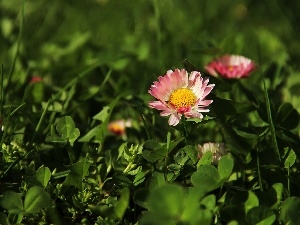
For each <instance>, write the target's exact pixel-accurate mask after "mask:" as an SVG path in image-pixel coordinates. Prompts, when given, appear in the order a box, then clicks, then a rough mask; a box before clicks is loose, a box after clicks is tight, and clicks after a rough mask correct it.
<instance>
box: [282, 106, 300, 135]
mask: <svg viewBox="0 0 300 225" xmlns="http://www.w3.org/2000/svg"><path fill="white" fill-rule="evenodd" d="M276 119H277V123H278V124H279V125H280V126H281V127H284V128H286V129H289V130H292V129H295V128H296V127H297V126H298V125H299V122H300V116H299V112H298V111H297V110H296V109H295V108H294V107H293V105H292V104H291V103H289V102H285V103H283V104H282V105H281V106H280V107H279V109H278V112H277V118H276Z"/></svg>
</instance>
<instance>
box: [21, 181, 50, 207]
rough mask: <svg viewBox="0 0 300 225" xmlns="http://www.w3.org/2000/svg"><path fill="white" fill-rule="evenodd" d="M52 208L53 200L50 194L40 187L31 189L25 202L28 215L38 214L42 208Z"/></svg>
mask: <svg viewBox="0 0 300 225" xmlns="http://www.w3.org/2000/svg"><path fill="white" fill-rule="evenodd" d="M50 207H51V198H50V196H49V194H48V193H47V192H46V191H45V190H44V189H43V188H41V187H39V186H33V187H31V188H30V189H29V190H28V191H27V193H26V195H25V200H24V210H25V212H26V213H38V212H39V211H40V210H41V208H43V209H48V208H50Z"/></svg>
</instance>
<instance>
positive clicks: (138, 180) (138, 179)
mask: <svg viewBox="0 0 300 225" xmlns="http://www.w3.org/2000/svg"><path fill="white" fill-rule="evenodd" d="M144 180H145V173H144V172H142V171H140V172H138V173H137V175H135V177H134V180H133V185H134V186H137V185H139V184H140V183H142V182H143V181H144Z"/></svg>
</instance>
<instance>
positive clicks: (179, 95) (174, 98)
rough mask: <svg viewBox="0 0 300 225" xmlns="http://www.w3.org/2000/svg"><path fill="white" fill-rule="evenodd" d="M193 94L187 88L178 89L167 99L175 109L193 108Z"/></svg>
mask: <svg viewBox="0 0 300 225" xmlns="http://www.w3.org/2000/svg"><path fill="white" fill-rule="evenodd" d="M196 100H197V98H196V96H195V94H194V93H193V92H192V91H191V90H190V89H188V88H179V89H177V90H176V91H174V92H173V93H172V94H171V96H170V99H169V103H171V104H172V105H174V106H175V107H176V109H179V108H181V107H189V106H193V105H195V103H196Z"/></svg>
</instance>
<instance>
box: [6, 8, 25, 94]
mask: <svg viewBox="0 0 300 225" xmlns="http://www.w3.org/2000/svg"><path fill="white" fill-rule="evenodd" d="M23 24H24V5H23V6H22V9H21V15H20V30H19V34H18V39H17V48H16V52H15V55H14V58H13V62H12V65H11V67H10V69H9V73H8V79H7V85H6V88H5V90H4V93H7V92H8V90H14V88H11V87H10V85H11V79H12V75H13V72H14V69H15V65H16V61H17V58H18V53H19V48H20V42H21V38H22V33H23Z"/></svg>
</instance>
